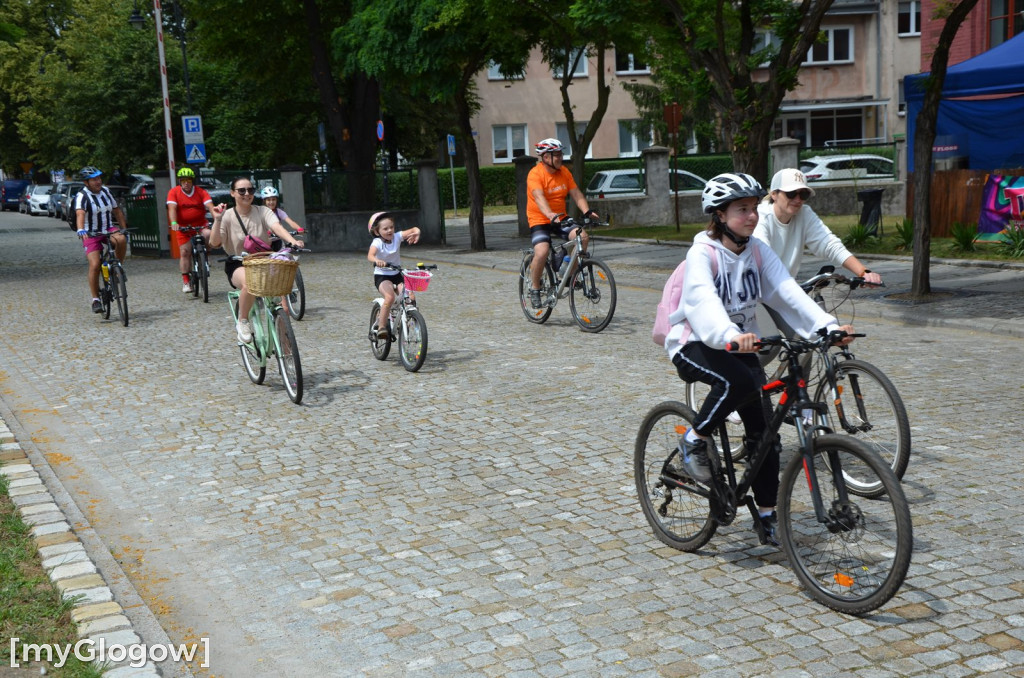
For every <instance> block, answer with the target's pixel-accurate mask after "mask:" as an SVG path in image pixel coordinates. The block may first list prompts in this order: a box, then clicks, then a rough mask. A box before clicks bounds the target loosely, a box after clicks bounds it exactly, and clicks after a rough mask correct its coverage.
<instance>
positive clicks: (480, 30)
mask: <svg viewBox="0 0 1024 678" xmlns="http://www.w3.org/2000/svg"><path fill="white" fill-rule="evenodd" d="M526 18H527V15H526V7H525V6H524V5H518V4H516V3H508V2H501V1H500V0H483V1H482V2H475V3H474V2H470V0H372V1H369V2H366V3H365V4H364V5H363V6H362V8H361V10H360V11H359V12H358V13H356V14H355V15H354V17H353V19H352V21H351V22H349V24H348V25H347V26H346V27H345V29H344V30H341V31H337V32H336V33H335V35H334V38H333V39H334V47H335V50H336V51H345V50H347V51H349V52H350V53H351V56H352V58H353V59H354V61H353V62H352V64H353V67H355V68H358V69H360V70H362V71H364V72H366V73H368V74H369V75H371V76H372V77H374V78H377V79H379V80H380V81H381V82H382V83H384V84H385V86H387V83H390V82H404V83H405V84H406V86H408V88H409V91H410V92H411V93H412V94H414V95H416V96H419V97H422V98H424V99H427V100H429V101H432V102H434V103H442V104H447V105H451V106H453V107H454V109H455V112H456V115H457V117H458V121H459V134H458V136H459V138H460V144H461V146H462V148H464V149H466V151H465V160H466V178H467V183H468V193H469V232H470V246H471V247H472V248H473V249H475V250H482V249H485V248H486V242H485V237H484V227H483V185H482V182H481V179H480V159H479V156H478V154H477V146H476V139H475V138H474V137H473V126H472V117H473V113H474V112H475V110H476V108H477V104H476V98H475V93H474V90H473V78H474V76H475V75H476V74H477V73H478V72H479V71H481V70H482V69H483V68H485V67H486V66H487V65H488V64H489V63H491V62H495V63H499V64H501V67H502V69H503V72H504V73H505V74H506V75H511V74H515V73H518V72H522V69H523V68H524V65H525V61H526V57H527V54H528V52H529V48H530V46H531V45H532V42H533V41H532V39H531V36H530V33H529V31H527V30H525V29H522V28H520V27H521V26H528V25H530V24H529V23H528V22H527V21H526Z"/></svg>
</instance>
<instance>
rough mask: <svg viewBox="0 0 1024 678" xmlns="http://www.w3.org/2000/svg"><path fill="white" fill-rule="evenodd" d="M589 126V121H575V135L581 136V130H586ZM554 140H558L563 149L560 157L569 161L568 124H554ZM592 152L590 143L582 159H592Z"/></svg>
mask: <svg viewBox="0 0 1024 678" xmlns="http://www.w3.org/2000/svg"><path fill="white" fill-rule="evenodd" d="M589 124H590V121H589V120H588V121H587V122H579V121H577V122H576V134H582V133H583V130H585V129H587V125H589ZM555 138H556V139H558V140H559V141H561V142H562V145H563V146H564V147H565V148H564V150H563V151H562V157H563V158H565V159H566V160H569V159H570V158H572V144H570V143H569V124H568V123H566V122H556V123H555ZM593 151H594V144H593V142H591V143H590V144H589V145H588V146H587V152H586V154H585V155H584V156H583V157H585V158H593V157H594V155H593Z"/></svg>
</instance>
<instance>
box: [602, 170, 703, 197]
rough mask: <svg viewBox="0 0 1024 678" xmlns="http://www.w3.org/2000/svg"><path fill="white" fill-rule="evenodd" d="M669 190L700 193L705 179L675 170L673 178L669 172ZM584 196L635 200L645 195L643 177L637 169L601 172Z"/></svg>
mask: <svg viewBox="0 0 1024 678" xmlns="http://www.w3.org/2000/svg"><path fill="white" fill-rule="evenodd" d="M669 181H670V183H671V184H672V185H671V186H670V187H669V189H670V190H671V191H672V192H681V193H685V192H687V191H702V190H704V184H706V183H707V181H706V180H705V179H702V178H700V177H699V176H697V175H696V174H694V173H693V172H687V171H686V170H676V172H675V177H674V180H673V176H672V174H671V170H669ZM584 194H585V195H586V196H587V197H588V198H606V197H607V198H611V197H615V198H637V197H641V196H643V195H645V194H646V191H645V187H644V177H643V175H642V174H641V173H640V170H639V169H617V170H601V171H600V172H597V173H595V174H594V176H593V177H592V178H591V179H590V183H589V184H587V190H586V191H584Z"/></svg>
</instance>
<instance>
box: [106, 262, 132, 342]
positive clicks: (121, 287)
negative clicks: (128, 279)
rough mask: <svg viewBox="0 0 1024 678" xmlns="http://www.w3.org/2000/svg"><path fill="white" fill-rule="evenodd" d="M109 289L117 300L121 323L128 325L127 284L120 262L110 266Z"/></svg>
mask: <svg viewBox="0 0 1024 678" xmlns="http://www.w3.org/2000/svg"><path fill="white" fill-rule="evenodd" d="M110 290H111V292H112V293H113V295H114V300H115V301H116V302H117V313H118V315H120V316H121V324H122V325H124V326H125V327H128V285H127V283H125V275H124V269H123V268H121V265H120V264H113V265H111V267H110Z"/></svg>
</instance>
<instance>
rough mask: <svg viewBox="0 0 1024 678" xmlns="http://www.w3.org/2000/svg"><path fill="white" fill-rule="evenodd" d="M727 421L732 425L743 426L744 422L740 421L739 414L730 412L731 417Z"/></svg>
mask: <svg viewBox="0 0 1024 678" xmlns="http://www.w3.org/2000/svg"><path fill="white" fill-rule="evenodd" d="M725 420H726V421H727V422H729V423H730V424H742V423H743V420H742V419H740V413H739V412H730V413H729V416H728V417H726V418H725Z"/></svg>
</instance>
